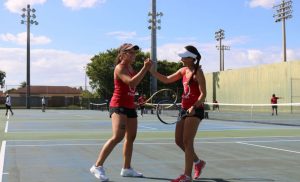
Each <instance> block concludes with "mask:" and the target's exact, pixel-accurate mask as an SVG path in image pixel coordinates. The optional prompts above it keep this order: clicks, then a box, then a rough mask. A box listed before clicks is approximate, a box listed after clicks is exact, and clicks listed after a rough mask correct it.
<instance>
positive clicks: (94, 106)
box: [89, 102, 109, 111]
mask: <svg viewBox="0 0 300 182" xmlns="http://www.w3.org/2000/svg"><path fill="white" fill-rule="evenodd" d="M89 108H90V110H98V111H107V110H108V109H109V108H108V103H99V104H97V103H92V102H91V103H90V107H89Z"/></svg>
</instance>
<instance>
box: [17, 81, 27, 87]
mask: <svg viewBox="0 0 300 182" xmlns="http://www.w3.org/2000/svg"><path fill="white" fill-rule="evenodd" d="M26 86H27V83H26V81H23V82H21V83H20V87H19V88H25V87H26Z"/></svg>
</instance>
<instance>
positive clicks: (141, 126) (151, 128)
mask: <svg viewBox="0 0 300 182" xmlns="http://www.w3.org/2000/svg"><path fill="white" fill-rule="evenodd" d="M139 127H140V128H146V129H150V130H158V129H157V128H153V127H149V126H143V125H140V126H139Z"/></svg>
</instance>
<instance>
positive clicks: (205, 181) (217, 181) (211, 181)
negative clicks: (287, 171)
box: [194, 178, 275, 182]
mask: <svg viewBox="0 0 300 182" xmlns="http://www.w3.org/2000/svg"><path fill="white" fill-rule="evenodd" d="M238 181H254V182H255V181H257V182H258V181H259V182H264V181H275V180H273V179H263V178H230V179H222V178H200V179H197V180H194V182H238Z"/></svg>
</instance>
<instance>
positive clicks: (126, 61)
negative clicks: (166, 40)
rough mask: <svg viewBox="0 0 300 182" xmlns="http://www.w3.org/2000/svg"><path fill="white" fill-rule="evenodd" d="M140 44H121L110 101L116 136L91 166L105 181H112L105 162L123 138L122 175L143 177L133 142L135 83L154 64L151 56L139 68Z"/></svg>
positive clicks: (104, 147)
mask: <svg viewBox="0 0 300 182" xmlns="http://www.w3.org/2000/svg"><path fill="white" fill-rule="evenodd" d="M138 50H139V47H138V46H137V45H132V44H127V43H126V44H123V45H122V46H121V47H120V48H119V52H118V56H117V58H116V67H115V70H114V93H113V96H112V98H111V102H110V106H109V107H110V108H109V110H110V116H111V118H112V137H111V138H110V139H109V140H108V141H107V142H106V143H105V144H104V146H103V148H102V149H101V151H100V153H99V157H98V159H97V161H96V163H95V165H93V166H92V167H91V169H90V171H91V173H92V174H94V175H95V177H96V178H98V179H100V180H101V181H108V180H109V179H108V177H107V176H106V174H105V171H104V168H103V164H104V161H105V159H106V158H107V157H108V156H109V154H110V153H111V152H112V150H113V149H114V147H115V146H116V145H117V144H118V143H119V142H121V141H122V140H123V138H124V137H125V141H124V145H123V156H124V164H123V168H122V169H121V175H122V176H124V177H141V176H142V173H139V172H137V171H135V170H133V168H132V167H131V157H132V150H133V142H134V140H135V137H136V133H137V113H136V109H135V104H134V95H135V87H136V86H137V85H138V84H139V83H140V82H141V80H142V79H143V77H144V76H145V74H146V73H147V71H148V70H149V69H150V68H151V64H152V63H151V61H150V59H149V58H148V59H146V60H145V61H144V66H143V68H142V69H141V70H140V71H139V72H137V73H136V72H135V71H134V70H133V68H132V66H131V65H132V63H133V62H134V60H135V56H136V52H137V51H138Z"/></svg>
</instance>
